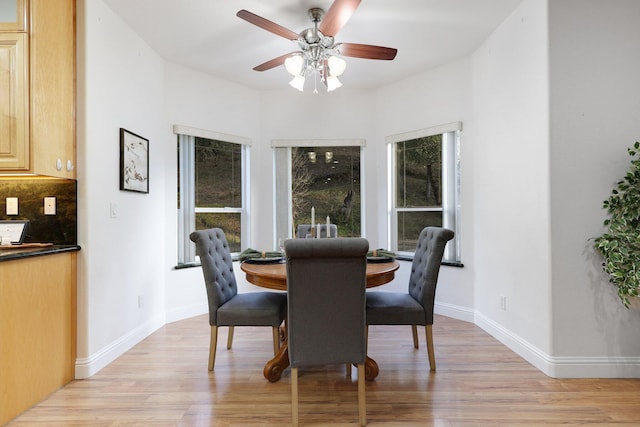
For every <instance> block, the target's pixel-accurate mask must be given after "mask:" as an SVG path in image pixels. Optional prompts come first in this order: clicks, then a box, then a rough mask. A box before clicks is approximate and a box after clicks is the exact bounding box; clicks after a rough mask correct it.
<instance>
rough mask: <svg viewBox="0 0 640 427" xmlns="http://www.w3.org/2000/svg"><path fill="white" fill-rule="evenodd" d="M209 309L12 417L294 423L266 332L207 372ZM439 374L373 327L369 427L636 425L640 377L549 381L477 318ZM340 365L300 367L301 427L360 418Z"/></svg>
mask: <svg viewBox="0 0 640 427" xmlns="http://www.w3.org/2000/svg"><path fill="white" fill-rule="evenodd" d="M208 339H209V325H208V321H207V316H206V315H204V316H198V317H195V318H192V319H188V320H183V321H180V322H176V323H172V324H169V325H166V326H165V327H163V328H162V329H160V330H159V331H157V332H156V333H154V334H153V335H151V336H150V337H148V338H147V339H145V340H144V341H143V342H141V343H140V344H138V345H137V346H135V347H134V348H133V349H131V350H130V351H129V352H127V353H126V354H125V355H123V356H122V357H120V358H119V359H117V360H116V361H114V362H113V363H112V364H110V365H109V366H107V367H105V368H104V369H103V370H102V371H100V372H99V373H97V374H96V375H94V376H93V377H91V378H89V379H86V380H78V381H74V382H72V383H71V384H69V385H67V386H66V387H64V388H63V389H61V390H59V391H57V392H56V393H54V394H53V395H51V396H50V397H49V398H47V399H46V400H45V401H43V402H41V403H40V404H38V405H37V406H35V407H34V408H32V409H30V410H29V411H27V412H25V413H24V414H22V415H21V416H19V417H18V418H16V419H15V420H13V422H11V423H10V424H9V426H11V427H22V426H65V427H67V426H114V427H115V426H118V427H120V426H219V427H240V426H242V427H271V426H273V427H275V426H278V427H280V426H287V425H290V423H291V405H290V387H291V383H290V371H289V370H287V371H286V372H285V373H284V375H283V377H282V379H281V380H280V381H279V382H277V383H269V382H268V381H267V380H265V379H264V377H263V376H262V368H263V366H264V363H265V361H266V360H268V359H269V358H270V357H271V355H272V345H271V331H270V329H269V328H249V327H238V328H236V331H235V338H234V344H233V348H232V349H231V350H227V349H226V328H224V329H223V330H222V331H221V333H220V334H219V337H218V339H219V343H218V354H217V358H216V368H215V371H214V372H213V373H209V372H208V371H207V354H208ZM434 341H435V347H436V348H435V352H436V362H437V368H438V370H437V372H436V373H430V372H429V365H428V361H427V354H426V348H425V343H424V330H422V333H421V334H420V349H419V350H414V348H413V345H412V340H411V329H410V328H409V327H404V326H403V327H396V326H377V327H370V330H369V355H370V356H371V357H373V358H374V359H375V360H376V361H377V362H378V364H379V366H380V375H379V376H378V378H377V379H376V380H375V381H373V382H368V383H367V390H366V396H367V422H368V425H369V426H387V427H392V426H447V427H448V426H464V427H466V426H538V425H547V426H554V425H556V426H560V425H562V426H566V425H581V426H584V425H589V426H596V425H599V426H610V425H634V426H637V425H640V380H637V379H619V380H591V379H571V380H557V379H552V378H549V377H547V376H545V375H544V374H543V373H541V372H539V371H538V370H537V369H535V368H533V367H532V366H531V365H529V364H528V363H527V362H525V361H524V360H522V359H521V358H520V357H518V356H517V355H516V354H514V353H513V352H512V351H511V350H509V349H507V348H506V347H505V346H503V345H502V344H500V343H499V342H498V341H496V340H495V339H494V338H492V337H491V336H489V335H488V334H486V333H485V332H484V331H482V330H481V329H480V328H478V327H477V326H475V325H472V324H469V323H466V322H462V321H458V320H455V319H450V318H447V317H442V316H437V317H436V320H435V324H434ZM353 372H354V374H353V378H351V379H346V378H345V368H344V367H343V366H334V367H327V368H317V369H312V370H301V371H300V379H299V380H300V423H301V425H305V426H325V425H331V426H341V425H345V426H346V425H351V426H353V425H357V424H358V407H357V379H356V370H355V369H354V370H353Z"/></svg>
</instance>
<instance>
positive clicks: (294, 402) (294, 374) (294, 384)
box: [291, 368, 298, 427]
mask: <svg viewBox="0 0 640 427" xmlns="http://www.w3.org/2000/svg"><path fill="white" fill-rule="evenodd" d="M291 421H292V424H293V427H298V368H291Z"/></svg>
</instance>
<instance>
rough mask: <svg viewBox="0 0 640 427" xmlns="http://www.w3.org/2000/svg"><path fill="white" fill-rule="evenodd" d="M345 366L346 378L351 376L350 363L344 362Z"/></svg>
mask: <svg viewBox="0 0 640 427" xmlns="http://www.w3.org/2000/svg"><path fill="white" fill-rule="evenodd" d="M345 365H346V366H347V378H351V363H345Z"/></svg>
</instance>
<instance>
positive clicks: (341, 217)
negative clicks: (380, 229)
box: [291, 147, 361, 237]
mask: <svg viewBox="0 0 640 427" xmlns="http://www.w3.org/2000/svg"><path fill="white" fill-rule="evenodd" d="M291 173H292V189H291V197H292V206H293V223H294V224H295V225H296V226H297V225H298V224H310V223H311V207H312V206H313V207H314V208H315V215H316V217H315V220H316V223H320V222H321V223H324V222H325V221H326V217H327V216H329V217H330V220H331V223H332V224H336V225H337V226H338V236H340V237H359V236H360V235H361V224H360V147H293V148H292V149H291Z"/></svg>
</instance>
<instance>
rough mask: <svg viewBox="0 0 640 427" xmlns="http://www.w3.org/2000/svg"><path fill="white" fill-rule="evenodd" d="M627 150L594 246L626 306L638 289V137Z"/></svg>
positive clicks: (639, 251)
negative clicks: (624, 167)
mask: <svg viewBox="0 0 640 427" xmlns="http://www.w3.org/2000/svg"><path fill="white" fill-rule="evenodd" d="M627 152H628V154H629V156H630V157H631V167H630V168H629V171H628V172H627V173H626V175H625V176H624V179H622V180H620V181H618V183H617V184H616V187H615V188H614V189H613V190H612V191H611V196H610V197H609V198H608V199H607V200H605V201H604V202H603V204H602V207H603V208H604V209H606V210H607V213H608V214H609V218H607V219H605V220H604V225H605V226H606V227H608V231H607V233H605V234H603V235H602V236H600V237H598V238H596V239H595V245H594V246H595V248H596V249H597V250H598V252H600V254H602V256H603V258H604V260H605V262H604V263H603V269H604V271H605V272H606V273H607V274H609V278H610V282H611V283H613V284H614V285H615V286H616V287H617V292H618V296H619V297H620V299H621V300H622V303H623V304H624V306H625V307H627V308H629V297H636V296H638V293H639V292H640V158H637V157H636V156H637V155H638V153H639V152H640V141H636V143H635V144H634V145H633V149H632V148H628V149H627Z"/></svg>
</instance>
